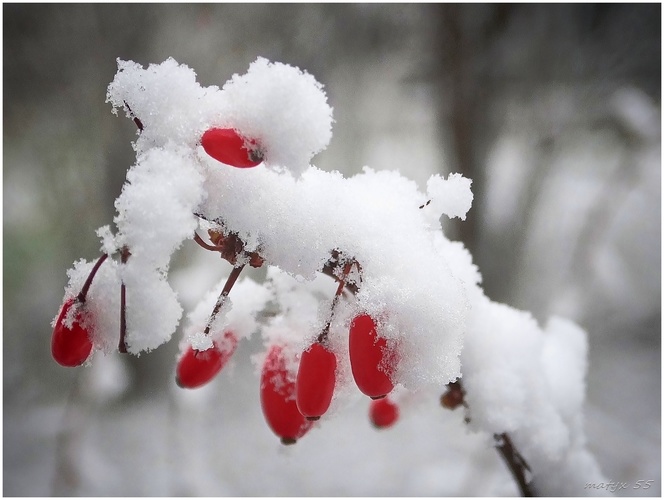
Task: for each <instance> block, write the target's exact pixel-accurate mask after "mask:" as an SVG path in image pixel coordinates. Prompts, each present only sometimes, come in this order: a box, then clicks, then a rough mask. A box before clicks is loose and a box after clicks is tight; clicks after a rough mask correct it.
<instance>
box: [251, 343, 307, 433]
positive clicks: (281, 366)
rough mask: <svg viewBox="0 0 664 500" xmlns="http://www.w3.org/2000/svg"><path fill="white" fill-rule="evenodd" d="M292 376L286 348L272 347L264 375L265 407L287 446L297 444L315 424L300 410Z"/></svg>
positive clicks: (265, 364) (262, 373) (262, 380)
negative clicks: (289, 370) (288, 365)
mask: <svg viewBox="0 0 664 500" xmlns="http://www.w3.org/2000/svg"><path fill="white" fill-rule="evenodd" d="M289 375H290V374H289V372H288V368H287V359H286V357H285V354H284V351H283V349H282V347H281V346H278V345H276V346H272V348H271V349H270V351H269V352H268V355H267V358H265V362H264V363H263V369H262V372H261V387H260V395H261V408H262V409H263V415H264V416H265V420H266V422H267V424H268V425H269V426H270V429H272V432H274V433H275V434H276V435H277V436H279V437H280V438H281V442H282V443H283V444H293V443H295V442H296V441H297V440H298V439H300V438H301V437H302V436H304V435H305V434H306V432H307V431H308V430H309V429H310V428H311V425H312V422H310V421H309V420H307V419H305V418H304V416H303V415H302V414H301V413H300V412H299V411H298V409H297V404H296V402H295V381H294V380H293V379H292V377H290V376H289Z"/></svg>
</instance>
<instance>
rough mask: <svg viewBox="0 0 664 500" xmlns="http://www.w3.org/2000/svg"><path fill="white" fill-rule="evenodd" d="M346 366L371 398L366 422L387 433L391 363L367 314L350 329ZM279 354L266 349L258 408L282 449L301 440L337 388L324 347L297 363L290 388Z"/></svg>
mask: <svg viewBox="0 0 664 500" xmlns="http://www.w3.org/2000/svg"><path fill="white" fill-rule="evenodd" d="M349 336H350V339H349V340H350V344H349V345H350V349H349V354H350V363H351V369H352V373H353V378H354V380H355V383H356V384H357V386H358V388H359V389H360V391H361V392H363V393H364V394H366V395H367V396H370V397H371V398H372V399H373V401H372V403H371V406H370V418H371V420H372V422H373V423H374V425H375V426H376V427H388V426H390V425H392V424H393V423H394V422H395V421H396V419H397V418H398V408H397V407H396V404H395V403H393V402H391V401H389V400H388V399H387V398H385V396H386V395H387V394H388V393H389V392H391V391H392V389H393V388H394V384H393V382H392V380H391V377H392V376H393V374H394V366H393V365H390V364H388V363H387V361H389V360H391V359H393V358H394V356H393V355H392V353H391V351H389V350H388V349H387V345H386V341H385V339H383V338H381V337H378V336H377V334H376V324H375V323H374V321H373V319H371V317H370V316H368V315H366V314H362V315H360V316H357V317H356V318H355V319H354V320H353V321H352V323H351V327H350V332H349ZM286 366H287V363H286V362H285V360H284V359H283V349H282V348H281V347H280V346H275V347H272V349H270V351H269V353H268V356H267V358H266V360H265V363H264V364H263V369H262V374H261V387H260V389H261V391H260V393H261V406H262V409H263V414H264V415H265V419H266V420H267V423H268V425H269V426H270V428H271V429H272V431H273V432H274V433H275V434H276V435H277V436H279V437H280V438H281V441H282V442H283V443H284V444H289V443H294V442H295V441H296V440H297V439H299V438H301V437H302V436H303V435H304V434H305V433H306V432H307V431H308V430H309V428H310V427H311V424H312V423H313V422H314V421H316V420H318V419H319V418H320V417H321V416H322V415H323V414H325V412H327V410H328V409H329V407H330V404H331V402H332V397H333V395H334V389H335V382H336V369H337V357H336V354H335V353H334V352H332V351H331V350H330V349H329V348H328V347H327V346H326V345H325V343H324V342H321V341H316V342H314V343H313V344H312V345H311V346H310V347H309V348H308V349H306V350H305V351H304V352H303V353H302V355H301V357H300V363H299V367H298V371H297V376H296V378H295V381H294V382H293V381H292V378H291V379H290V380H291V381H290V382H289V377H288V372H287V368H286Z"/></svg>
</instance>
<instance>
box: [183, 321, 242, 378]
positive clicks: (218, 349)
mask: <svg viewBox="0 0 664 500" xmlns="http://www.w3.org/2000/svg"><path fill="white" fill-rule="evenodd" d="M236 347H237V337H236V336H235V335H234V334H233V333H232V332H226V333H225V334H224V342H223V344H219V343H217V342H213V345H212V347H211V348H209V349H206V350H205V351H199V350H198V349H194V348H193V347H191V346H189V347H188V348H187V350H186V351H185V353H184V354H183V355H182V357H180V359H179V360H178V364H177V368H176V370H175V382H176V383H177V384H178V385H179V386H180V387H182V388H183V389H194V388H196V387H200V386H202V385H205V384H207V383H208V382H209V381H210V380H212V379H213V378H214V376H215V375H216V374H217V373H219V372H220V371H221V369H222V368H223V367H224V365H225V364H226V363H227V362H228V360H229V359H230V357H231V356H232V354H233V353H234V352H235V348H236Z"/></svg>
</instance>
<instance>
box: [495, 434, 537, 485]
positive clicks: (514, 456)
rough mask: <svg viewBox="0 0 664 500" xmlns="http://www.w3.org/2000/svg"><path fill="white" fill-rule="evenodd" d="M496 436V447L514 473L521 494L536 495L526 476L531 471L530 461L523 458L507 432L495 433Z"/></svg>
mask: <svg viewBox="0 0 664 500" xmlns="http://www.w3.org/2000/svg"><path fill="white" fill-rule="evenodd" d="M494 438H495V439H496V449H497V450H498V453H500V456H501V457H502V458H503V460H504V461H505V464H506V465H507V468H508V469H509V470H510V472H511V473H512V477H514V480H515V481H516V484H517V486H518V487H519V491H520V492H521V496H522V497H534V496H536V495H535V492H534V490H533V487H532V485H531V484H530V483H529V482H528V479H527V478H526V471H528V472H530V467H529V466H528V463H527V462H526V460H525V459H524V458H523V456H522V455H521V454H520V453H519V450H517V449H516V448H515V447H514V444H513V443H512V440H511V439H510V437H509V435H508V434H507V433H502V434H495V435H494Z"/></svg>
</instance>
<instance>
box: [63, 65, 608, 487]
mask: <svg viewBox="0 0 664 500" xmlns="http://www.w3.org/2000/svg"><path fill="white" fill-rule="evenodd" d="M107 100H108V102H110V103H111V104H112V106H113V111H114V112H116V113H117V111H118V110H119V111H122V112H124V113H126V114H127V116H129V117H130V118H132V119H134V120H135V121H136V122H137V124H138V125H139V128H140V133H139V135H138V137H137V139H136V142H135V143H134V148H135V150H136V155H137V159H136V163H135V164H134V165H133V166H132V167H131V168H130V169H129V171H128V173H127V182H126V184H125V186H124V188H123V190H122V193H121V194H120V196H119V197H118V199H117V200H116V203H115V208H116V210H117V215H116V217H115V219H114V223H115V232H113V231H112V230H111V228H110V227H108V226H105V227H103V228H100V230H99V231H98V235H99V237H100V239H101V241H102V252H104V253H107V254H111V255H117V254H118V253H119V252H123V254H124V258H123V259H121V261H117V260H114V259H108V261H107V262H104V263H103V265H102V266H101V267H100V270H99V272H98V273H97V275H96V276H95V279H94V282H93V284H92V286H91V287H90V290H89V294H88V297H87V300H86V305H85V307H87V308H88V309H89V311H90V312H91V316H92V317H93V318H94V324H93V325H92V326H91V332H92V333H91V335H92V337H93V341H94V346H95V349H96V350H97V351H103V352H105V353H109V352H111V351H112V350H113V349H115V348H117V345H118V342H119V340H120V336H119V335H120V334H119V331H120V325H119V318H118V314H117V311H118V310H119V307H120V304H119V301H120V299H119V292H118V290H119V289H120V286H121V284H123V285H124V287H125V288H126V325H125V328H126V337H125V344H126V347H127V350H128V351H129V352H131V353H134V354H138V353H139V352H141V351H144V350H150V349H154V348H156V347H158V346H159V345H161V344H162V343H164V342H167V341H168V340H169V339H170V337H171V336H172V334H173V333H174V332H175V330H176V328H177V327H178V324H179V322H180V319H181V316H182V308H181V306H180V304H179V301H178V298H177V295H176V293H175V292H174V291H173V289H172V288H171V286H170V285H169V283H168V281H167V276H168V268H169V263H170V259H171V256H172V255H173V253H174V252H175V251H176V250H177V249H178V248H179V247H180V246H181V245H182V243H183V242H184V241H185V240H189V239H192V238H193V237H194V233H195V232H198V234H199V235H206V238H203V239H205V240H206V241H208V238H207V236H210V238H212V236H214V235H215V234H216V235H219V234H223V235H224V237H225V238H227V237H228V236H229V235H232V237H233V238H236V239H235V240H233V241H234V242H235V243H237V244H238V245H240V247H237V245H236V247H237V248H239V250H237V249H236V253H235V256H234V258H237V259H238V261H237V262H234V263H235V264H236V265H237V266H239V265H242V264H245V265H246V264H248V263H252V262H253V261H251V256H252V255H254V256H255V255H259V256H260V258H261V259H262V261H260V263H259V264H264V265H266V266H268V277H267V280H266V282H265V283H264V284H258V283H255V282H254V281H252V280H250V279H243V280H239V281H238V282H237V283H236V284H235V286H234V287H233V289H232V291H231V293H230V295H229V297H228V300H226V301H225V302H223V304H221V303H219V305H220V306H222V307H220V308H219V310H218V312H217V314H216V316H214V317H211V316H210V313H211V311H212V310H213V308H215V303H216V302H217V298H218V297H219V295H220V293H221V291H222V289H223V288H224V286H225V283H224V282H223V281H222V282H221V283H219V284H218V285H217V286H215V287H213V289H212V290H210V292H209V293H208V294H207V295H205V296H204V298H203V299H202V301H201V302H200V304H199V305H198V306H197V307H196V308H195V309H194V310H193V311H192V312H191V313H189V314H188V316H187V321H186V322H185V323H186V324H185V325H184V328H183V330H184V335H183V338H182V342H181V350H182V351H184V350H185V349H186V348H187V347H188V346H192V347H194V348H195V349H197V350H200V351H204V350H206V349H208V348H210V347H211V346H212V341H215V342H218V343H223V342H224V339H225V337H224V332H226V331H232V332H233V334H234V336H235V338H236V339H246V338H249V337H250V336H251V335H252V334H254V333H255V332H260V334H261V335H262V337H263V339H264V342H265V344H266V347H269V346H271V345H275V344H279V345H282V346H283V348H284V349H285V350H289V354H288V356H287V358H288V359H292V360H294V361H293V363H294V365H293V366H290V367H288V371H289V373H291V374H292V373H295V371H296V370H297V358H298V356H299V354H300V353H301V352H302V351H303V350H304V349H306V348H307V347H308V346H309V345H310V344H311V343H312V342H314V341H315V339H316V337H317V335H318V334H319V333H320V332H321V330H322V329H323V328H324V327H325V326H326V324H327V325H329V336H328V339H329V344H328V345H329V347H330V348H331V349H332V350H333V352H335V353H336V354H337V359H338V367H337V386H336V388H335V393H334V400H333V402H332V406H331V411H330V414H331V415H333V414H334V413H335V412H336V411H337V410H338V409H340V408H342V407H343V405H344V401H347V400H350V399H352V397H353V396H356V395H357V391H356V390H355V391H354V390H353V388H352V384H351V383H350V382H351V380H352V376H351V374H350V372H351V368H350V365H349V361H348V359H347V358H348V356H347V352H348V328H349V324H350V322H351V320H352V318H353V317H354V316H356V315H358V314H363V313H366V314H369V315H370V316H371V317H372V318H374V320H375V321H376V323H377V328H378V331H379V332H380V336H381V337H383V338H385V340H386V341H387V343H388V346H391V348H393V349H396V350H397V352H398V365H397V366H396V367H392V368H395V372H394V378H395V380H394V382H395V385H397V386H398V391H426V390H430V389H434V390H438V391H440V390H442V389H443V388H444V386H445V384H447V383H449V382H452V381H455V380H456V379H459V378H461V377H462V376H463V377H462V382H463V387H464V390H465V400H466V402H467V404H468V410H467V411H468V415H467V416H468V417H469V425H470V426H471V428H472V429H474V430H476V431H478V432H485V433H488V434H489V435H500V434H502V433H510V436H511V437H512V439H513V441H514V443H515V444H516V445H517V446H518V448H519V449H520V451H521V453H522V454H523V456H524V457H525V458H526V460H527V461H528V463H529V466H530V468H531V472H532V474H533V478H534V479H533V481H534V484H535V485H536V486H537V487H539V488H541V490H542V491H546V492H549V493H552V494H554V493H555V489H552V488H555V486H556V485H558V487H560V486H561V485H562V484H564V485H566V486H568V487H569V488H570V491H574V492H575V493H577V494H579V493H582V490H581V487H582V486H579V487H578V488H577V487H576V485H582V484H585V482H588V481H591V480H595V479H598V477H601V476H600V473H599V470H598V468H597V465H596V463H595V461H594V459H593V457H592V456H591V455H590V454H589V453H588V452H587V450H586V448H585V437H584V432H583V417H582V406H583V401H584V379H585V372H586V350H587V346H586V338H585V333H584V332H583V331H582V330H581V329H580V328H579V327H577V326H576V325H574V324H572V323H570V322H568V321H566V320H563V319H560V318H553V319H551V320H550V322H549V323H548V324H547V325H546V327H545V328H542V327H540V326H539V325H538V324H537V322H536V321H535V320H534V319H533V318H532V316H530V315H529V314H528V313H526V312H522V311H518V310H515V309H513V308H511V307H509V306H507V305H502V304H497V303H494V302H492V301H490V300H489V299H488V298H487V297H486V296H485V295H484V294H483V291H482V289H481V287H480V283H481V275H480V272H479V270H478V269H477V267H476V266H475V265H474V264H473V262H472V257H471V255H470V254H469V253H468V251H467V250H466V249H465V247H464V246H463V245H462V244H461V243H459V242H452V241H450V240H448V239H447V238H446V236H445V235H444V234H443V232H442V230H441V228H440V224H439V219H440V217H441V216H442V215H445V216H447V217H450V218H453V217H458V218H460V219H462V220H463V219H465V216H466V213H467V212H468V210H469V209H470V207H471V203H472V199H473V196H472V192H471V189H470V188H471V180H470V179H467V178H464V177H463V176H461V175H460V174H451V175H449V177H448V178H447V179H446V178H444V177H442V176H439V175H434V176H432V177H431V178H430V179H429V181H428V182H427V186H426V192H421V191H420V190H419V189H418V187H417V185H416V184H415V183H414V182H413V181H411V180H408V179H406V178H405V177H404V176H402V175H401V174H400V173H398V172H385V171H380V172H379V171H374V170H372V169H370V168H368V167H365V168H364V170H363V171H362V172H361V173H359V174H357V175H354V176H352V177H349V178H344V177H343V176H342V175H341V174H340V173H339V172H326V171H322V170H320V169H318V168H316V167H315V166H314V165H312V164H311V161H312V158H313V157H314V155H315V154H317V153H318V152H320V151H322V150H323V149H325V147H326V146H327V144H328V143H329V141H330V139H331V135H332V134H331V126H332V109H331V108H330V106H329V105H328V103H327V97H326V95H325V93H324V91H323V87H322V85H321V84H320V83H318V82H317V81H316V80H315V79H314V78H313V77H312V76H311V75H309V74H307V73H306V72H304V71H301V70H299V69H298V68H293V67H291V66H288V65H285V64H281V63H271V62H269V61H267V60H265V59H263V58H259V59H258V60H257V61H255V62H254V63H253V64H251V66H250V67H249V70H248V72H247V73H246V74H245V75H234V76H233V77H232V78H231V79H230V80H229V81H228V82H226V84H224V85H223V86H222V87H221V88H219V87H216V86H212V87H207V88H204V87H201V86H200V85H199V84H198V83H197V81H196V75H195V73H194V71H193V70H191V69H190V68H188V67H187V66H184V65H180V64H178V63H177V62H176V61H174V60H173V59H168V60H166V61H165V62H163V63H162V64H152V65H150V66H148V67H147V68H143V67H142V66H141V65H139V64H137V63H134V62H131V61H121V60H119V61H118V72H117V74H116V76H115V79H114V80H113V82H112V83H111V84H110V85H109V87H108V95H107ZM211 128H223V129H232V130H234V131H236V132H237V133H238V134H239V135H240V136H241V137H243V138H245V139H246V140H250V141H253V143H255V144H257V145H258V147H259V148H260V150H261V153H262V159H263V163H262V164H261V165H259V166H257V167H253V168H233V167H232V166H229V165H225V164H223V163H221V162H220V161H218V160H216V159H215V158H213V157H211V156H209V155H208V154H207V153H206V150H205V149H204V148H203V147H202V145H201V136H202V135H203V133H204V132H205V131H206V130H209V129H211ZM206 231H209V232H207V234H206ZM219 241H220V242H221V243H219V244H220V245H221V244H222V243H223V239H220V240H219ZM226 241H227V240H226ZM208 244H209V245H213V244H214V242H212V243H208ZM219 248H221V246H219ZM343 262H346V263H353V265H352V266H351V267H350V268H349V269H348V270H347V271H348V272H347V274H346V275H344V276H342V275H341V274H340V273H341V268H342V267H343V266H341V265H339V264H340V263H343ZM335 263H336V264H337V265H336V267H335V266H334V264H335ZM252 265H253V263H252ZM91 268H92V264H89V263H85V262H83V261H81V262H77V263H76V264H75V265H74V267H73V269H72V270H70V271H69V279H70V281H69V284H68V287H67V290H66V296H65V300H66V299H67V298H71V297H74V296H75V295H76V294H77V293H78V292H79V291H80V289H81V287H82V286H83V283H84V281H85V280H86V277H87V276H88V274H89V273H90V269H91ZM324 270H327V271H328V272H327V273H326V274H330V273H331V274H333V275H334V277H336V279H344V280H345V281H346V284H347V285H352V286H354V287H355V292H354V293H347V294H345V295H344V297H343V300H340V301H338V303H337V305H336V307H335V309H334V314H332V315H331V314H330V308H331V304H332V302H333V297H334V295H335V289H336V288H337V283H336V281H335V279H332V278H331V277H330V276H324V275H323V274H322V272H323V271H324ZM206 327H207V331H206V330H205V329H206ZM204 332H205V333H204ZM264 355H265V354H264V353H263V354H257V355H256V356H255V360H256V362H257V363H258V364H260V362H261V360H262V359H263V357H264Z"/></svg>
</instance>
